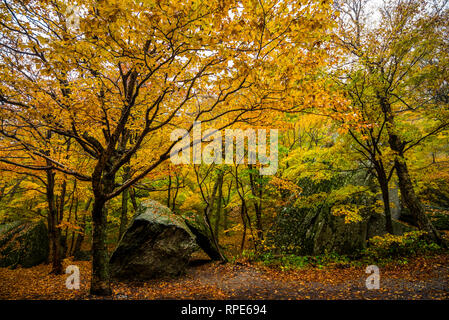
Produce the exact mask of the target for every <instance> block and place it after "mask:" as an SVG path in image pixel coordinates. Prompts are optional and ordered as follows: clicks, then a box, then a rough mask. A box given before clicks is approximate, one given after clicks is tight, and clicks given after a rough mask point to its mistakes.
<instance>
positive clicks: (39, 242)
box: [0, 220, 49, 268]
mask: <svg viewBox="0 0 449 320" xmlns="http://www.w3.org/2000/svg"><path fill="white" fill-rule="evenodd" d="M48 253H49V240H48V232H47V227H46V225H45V223H44V222H43V221H42V220H41V221H39V222H23V221H15V222H11V223H7V224H3V225H0V267H13V268H15V267H17V266H22V267H24V268H29V267H33V266H35V265H38V264H40V263H43V262H45V261H46V260H47V258H48Z"/></svg>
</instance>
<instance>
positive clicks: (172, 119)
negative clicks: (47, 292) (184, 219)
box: [0, 0, 330, 295]
mask: <svg viewBox="0 0 449 320" xmlns="http://www.w3.org/2000/svg"><path fill="white" fill-rule="evenodd" d="M78 9H79V10H77V11H76V15H75V16H73V15H74V14H75V13H73V12H72V11H73V10H72V11H70V10H68V5H67V2H65V1H51V2H48V1H39V0H35V1H20V0H17V1H14V2H12V3H10V2H6V1H4V2H2V4H1V6H0V17H1V21H2V40H1V41H2V42H1V45H0V46H1V53H2V54H1V58H0V74H1V79H2V80H1V83H0V102H1V103H2V121H3V128H4V132H5V133H6V134H3V137H4V140H2V143H3V142H4V143H8V141H10V140H11V139H14V140H15V141H18V142H19V143H20V144H22V145H23V146H24V147H25V148H26V150H27V152H28V153H29V154H30V155H32V156H33V157H35V158H36V159H38V161H40V164H39V167H40V168H46V167H51V169H52V170H57V171H60V172H63V173H65V174H69V175H72V176H74V177H76V178H77V179H79V180H81V181H87V182H90V183H91V188H92V193H93V208H92V213H91V214H92V222H93V242H92V252H93V261H92V270H93V272H92V282H91V293H92V294H97V295H108V294H110V293H111V289H110V284H109V270H108V251H107V246H106V224H107V211H106V209H105V208H106V207H105V205H106V203H107V202H108V201H109V200H111V199H113V198H114V197H116V196H118V195H120V194H122V192H124V191H125V190H128V189H129V188H130V187H131V186H133V185H135V184H136V183H137V182H139V181H140V180H141V179H143V178H145V177H147V178H148V177H151V175H152V174H157V173H156V171H157V168H158V167H159V166H160V165H161V164H162V163H163V162H164V161H165V160H167V159H168V158H169V155H170V150H171V149H172V147H173V146H174V144H175V143H176V141H170V140H169V139H168V138H167V137H169V133H170V132H171V130H172V129H173V128H175V127H181V128H185V129H186V130H187V132H190V131H191V130H192V126H193V121H202V123H210V122H214V123H215V126H216V128H217V129H222V128H224V127H226V126H228V125H230V124H234V123H238V122H242V121H247V120H248V119H251V118H254V117H257V116H258V115H260V114H261V113H262V111H263V110H274V109H289V108H292V107H293V106H292V103H291V101H292V97H295V98H298V97H300V96H303V97H304V99H305V97H306V96H308V95H309V94H311V93H312V92H313V90H312V91H309V92H307V91H305V92H304V91H302V90H299V89H304V88H305V87H307V86H311V85H309V83H310V82H311V80H313V78H310V75H311V74H313V72H312V71H311V70H313V69H314V67H316V65H317V64H320V63H323V59H324V58H323V57H324V56H325V55H324V48H323V47H320V39H321V38H322V37H323V34H324V33H323V30H326V28H327V26H328V19H327V18H328V14H329V11H330V7H329V4H328V3H327V2H322V1H309V2H308V4H307V5H305V6H303V5H302V4H301V3H299V2H296V1H286V2H278V1H260V2H254V1H160V2H152V1H144V2H137V1H132V0H121V1H113V2H110V1H108V2H106V1H89V0H86V1H82V2H81V3H80V4H79V6H78ZM78 20H79V25H77V24H76V23H73V22H76V21H78ZM298 83H301V86H300V87H301V88H298ZM36 126H39V127H42V128H44V129H45V130H47V132H48V133H49V134H51V135H55V136H57V137H59V139H70V140H71V141H72V143H73V145H74V146H73V152H74V153H76V155H77V156H78V157H81V158H85V159H89V161H91V163H92V165H91V166H86V167H79V168H78V167H75V166H73V164H72V163H71V161H72V160H73V159H72V158H71V157H70V156H69V157H68V158H67V159H64V160H63V161H58V160H57V159H55V157H54V156H53V155H52V154H48V153H45V152H43V150H41V148H39V146H38V145H36V143H35V140H34V139H32V138H30V136H29V135H28V133H27V131H28V128H34V127H36ZM17 130H18V131H17ZM11 136H12V137H11ZM129 136H132V139H128V137H129ZM124 170H125V171H124ZM127 170H129V172H127ZM120 174H121V175H122V176H125V177H126V178H125V179H124V181H121V182H119V180H118V179H117V176H118V175H120Z"/></svg>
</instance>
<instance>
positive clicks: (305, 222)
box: [271, 206, 413, 255]
mask: <svg viewBox="0 0 449 320" xmlns="http://www.w3.org/2000/svg"><path fill="white" fill-rule="evenodd" d="M362 216H363V220H362V221H360V222H350V223H345V220H344V217H342V216H335V215H333V214H332V213H331V208H330V207H328V206H321V207H318V208H315V209H304V208H302V209H298V208H295V207H290V208H284V209H283V210H282V211H281V212H280V213H279V215H278V218H277V223H276V226H275V229H274V232H273V233H272V237H271V240H272V241H274V243H275V244H276V246H277V247H278V248H283V249H284V250H286V251H293V252H295V253H296V254H302V255H318V254H323V253H326V252H336V253H339V254H352V253H354V252H357V251H358V250H360V249H363V248H365V247H366V245H367V240H368V239H369V238H371V237H374V236H379V235H383V234H385V233H386V230H385V216H384V215H382V214H379V213H374V212H369V213H365V214H363V215H362ZM393 229H394V233H395V234H403V233H404V232H407V231H411V230H413V228H412V227H410V226H408V225H406V224H404V223H401V222H399V221H396V220H393Z"/></svg>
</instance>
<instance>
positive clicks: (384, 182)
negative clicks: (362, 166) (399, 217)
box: [374, 162, 393, 234]
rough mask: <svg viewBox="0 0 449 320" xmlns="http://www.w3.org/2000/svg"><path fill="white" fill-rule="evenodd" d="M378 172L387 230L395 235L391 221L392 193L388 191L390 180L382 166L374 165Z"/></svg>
mask: <svg viewBox="0 0 449 320" xmlns="http://www.w3.org/2000/svg"><path fill="white" fill-rule="evenodd" d="M374 167H375V170H376V172H377V181H378V182H379V186H380V190H381V192H382V200H383V203H384V213H385V230H386V231H387V232H388V233H390V234H393V223H392V221H391V207H390V192H389V190H388V179H387V175H386V174H385V170H384V168H383V165H382V164H379V163H378V162H376V163H374Z"/></svg>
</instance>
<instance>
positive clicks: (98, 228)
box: [90, 197, 112, 296]
mask: <svg viewBox="0 0 449 320" xmlns="http://www.w3.org/2000/svg"><path fill="white" fill-rule="evenodd" d="M105 204H106V202H105V200H103V199H101V198H98V197H96V198H95V201H94V206H93V209H92V222H93V223H92V226H93V230H92V279H91V287H90V293H91V294H94V295H99V296H108V295H111V293H112V291H111V285H110V275H109V258H108V247H107V242H106V240H107V233H106V227H107V212H106V208H105Z"/></svg>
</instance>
